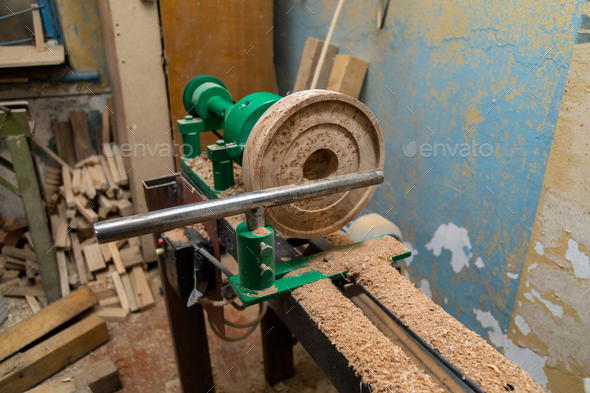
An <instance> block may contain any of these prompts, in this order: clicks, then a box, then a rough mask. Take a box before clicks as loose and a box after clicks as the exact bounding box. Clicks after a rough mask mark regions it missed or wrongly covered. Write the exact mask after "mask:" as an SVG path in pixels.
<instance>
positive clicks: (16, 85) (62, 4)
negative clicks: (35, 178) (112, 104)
mask: <svg viewBox="0 0 590 393" xmlns="http://www.w3.org/2000/svg"><path fill="white" fill-rule="evenodd" d="M10 4H11V6H12V7H11V9H12V10H13V11H15V12H16V11H17V10H19V9H26V8H27V7H28V6H30V4H31V2H28V3H27V2H24V1H20V0H11V3H10ZM55 4H56V9H57V12H58V13H59V17H60V21H61V27H62V35H63V41H64V44H65V46H66V50H67V52H66V54H67V59H68V67H69V68H70V70H71V71H67V74H66V75H67V79H63V77H62V76H61V75H62V74H61V73H59V72H57V71H56V70H53V71H51V70H50V68H48V67H26V68H20V69H8V70H7V69H0V100H2V101H9V100H27V101H28V102H29V109H30V113H31V118H32V119H33V120H35V122H36V130H35V135H36V136H37V138H39V139H40V140H41V141H43V142H44V143H46V144H47V145H48V146H49V147H50V148H52V149H54V150H55V141H54V139H53V132H52V130H51V126H52V125H53V123H54V122H56V121H64V120H69V112H70V111H72V110H84V111H86V112H87V115H88V123H89V130H90V133H91V135H93V130H94V128H95V127H96V126H100V125H101V123H102V120H101V116H100V113H101V111H102V107H103V106H104V105H106V99H107V97H108V96H110V82H109V78H108V73H107V68H106V58H105V54H104V48H103V43H102V37H101V30H100V20H99V18H98V8H97V2H96V0H81V1H67V0H55ZM3 13H5V10H2V11H0V15H2V14H3ZM26 20H27V19H26V18H23V21H25V22H26ZM10 38H12V39H16V38H19V37H13V36H11V37H10ZM20 38H22V37H20ZM48 70H49V71H48ZM15 73H18V74H16V75H15ZM35 152H36V153H37V155H38V156H39V157H40V167H41V173H42V175H44V167H45V165H51V166H55V165H56V164H55V162H54V161H52V160H51V159H50V158H49V157H48V156H47V155H46V154H45V153H43V152H42V151H41V150H40V149H35ZM0 155H2V156H3V157H5V158H9V157H10V154H9V152H8V149H7V146H6V143H5V141H3V140H0ZM0 176H3V177H5V178H7V179H9V180H11V181H12V183H13V184H16V180H15V178H14V175H13V174H12V173H11V172H9V171H7V170H6V169H5V168H3V167H0ZM0 213H1V214H2V215H3V216H4V217H18V218H21V219H24V211H23V209H22V203H21V201H20V198H18V197H17V196H16V195H14V194H12V193H11V192H10V191H8V190H6V189H4V188H3V187H0Z"/></svg>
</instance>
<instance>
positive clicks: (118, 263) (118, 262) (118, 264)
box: [108, 242, 127, 274]
mask: <svg viewBox="0 0 590 393" xmlns="http://www.w3.org/2000/svg"><path fill="white" fill-rule="evenodd" d="M108 247H109V250H110V252H111V256H112V258H113V263H114V264H115V268H117V272H118V273H119V274H123V273H126V272H127V270H125V265H123V260H122V259H121V254H120V253H119V249H118V248H117V243H116V242H112V243H109V244H108Z"/></svg>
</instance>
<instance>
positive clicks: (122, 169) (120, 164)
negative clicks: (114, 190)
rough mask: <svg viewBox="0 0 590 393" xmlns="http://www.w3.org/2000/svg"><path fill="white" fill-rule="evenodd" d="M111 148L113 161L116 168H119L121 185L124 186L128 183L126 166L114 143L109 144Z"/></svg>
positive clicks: (119, 150)
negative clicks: (113, 156)
mask: <svg viewBox="0 0 590 393" xmlns="http://www.w3.org/2000/svg"><path fill="white" fill-rule="evenodd" d="M111 149H112V151H113V153H114V154H115V162H116V163H117V168H118V169H119V177H120V178H121V185H123V186H126V185H127V184H129V177H128V176H127V168H125V162H124V161H123V156H122V155H121V149H120V148H119V146H117V145H115V144H113V145H112V146H111Z"/></svg>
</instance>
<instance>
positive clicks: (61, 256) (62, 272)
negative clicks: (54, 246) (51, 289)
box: [56, 250, 70, 296]
mask: <svg viewBox="0 0 590 393" xmlns="http://www.w3.org/2000/svg"><path fill="white" fill-rule="evenodd" d="M56 256H57V269H58V271H59V285H60V287H61V295H62V296H67V295H69V294H70V283H69V280H68V266H67V264H68V262H67V261H66V253H65V251H63V250H57V252H56Z"/></svg>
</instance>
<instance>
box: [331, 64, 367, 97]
mask: <svg viewBox="0 0 590 393" xmlns="http://www.w3.org/2000/svg"><path fill="white" fill-rule="evenodd" d="M368 65H369V63H367V62H366V61H364V60H361V59H359V58H357V57H353V56H350V55H336V58H335V59H334V66H333V67H332V72H331V73H330V80H329V82H328V87H327V90H332V91H337V92H339V93H342V94H347V95H349V96H351V97H354V98H357V99H358V98H359V94H360V93H361V89H362V87H363V82H364V81H365V75H367V67H368Z"/></svg>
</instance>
